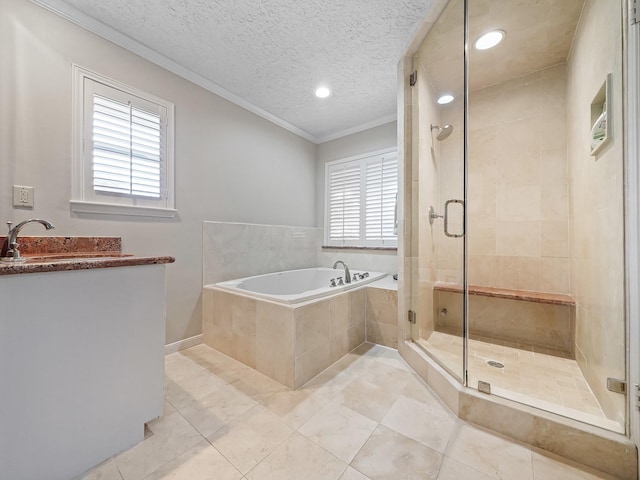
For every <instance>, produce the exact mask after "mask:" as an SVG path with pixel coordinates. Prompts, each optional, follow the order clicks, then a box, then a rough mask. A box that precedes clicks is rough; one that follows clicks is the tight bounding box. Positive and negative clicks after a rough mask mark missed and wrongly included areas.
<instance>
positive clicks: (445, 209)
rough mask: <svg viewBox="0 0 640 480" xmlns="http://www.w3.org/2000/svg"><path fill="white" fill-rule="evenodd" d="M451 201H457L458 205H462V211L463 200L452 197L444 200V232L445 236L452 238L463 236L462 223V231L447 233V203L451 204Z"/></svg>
mask: <svg viewBox="0 0 640 480" xmlns="http://www.w3.org/2000/svg"><path fill="white" fill-rule="evenodd" d="M452 203H459V204H460V205H462V211H463V212H464V201H463V200H456V199H452V200H447V201H446V202H444V234H445V235H446V236H447V237H452V238H460V237H464V223H463V224H462V233H449V205H451V204H452Z"/></svg>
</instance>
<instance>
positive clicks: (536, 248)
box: [496, 222, 540, 257]
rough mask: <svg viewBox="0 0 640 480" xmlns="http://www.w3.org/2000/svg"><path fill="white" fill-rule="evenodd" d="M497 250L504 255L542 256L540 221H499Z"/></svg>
mask: <svg viewBox="0 0 640 480" xmlns="http://www.w3.org/2000/svg"><path fill="white" fill-rule="evenodd" d="M496 230H497V233H496V251H497V254H498V255H503V256H523V257H539V256H540V222H497V225H496Z"/></svg>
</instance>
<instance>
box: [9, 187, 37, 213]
mask: <svg viewBox="0 0 640 480" xmlns="http://www.w3.org/2000/svg"><path fill="white" fill-rule="evenodd" d="M13 206H14V207H30V208H33V187H24V186H22V185H14V186H13Z"/></svg>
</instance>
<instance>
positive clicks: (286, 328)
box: [256, 302, 296, 388]
mask: <svg viewBox="0 0 640 480" xmlns="http://www.w3.org/2000/svg"><path fill="white" fill-rule="evenodd" d="M256 318H257V319H258V320H257V321H256V369H257V370H258V371H259V372H261V373H263V374H265V375H267V376H268V377H271V378H273V379H275V380H276V381H278V382H280V383H281V384H283V385H286V386H288V387H290V388H292V387H293V385H294V380H295V378H294V375H295V370H294V362H293V361H292V359H293V358H294V355H295V350H294V345H295V340H296V337H295V335H296V331H295V319H294V310H293V309H292V308H289V307H286V306H281V305H275V304H272V303H269V302H257V309H256Z"/></svg>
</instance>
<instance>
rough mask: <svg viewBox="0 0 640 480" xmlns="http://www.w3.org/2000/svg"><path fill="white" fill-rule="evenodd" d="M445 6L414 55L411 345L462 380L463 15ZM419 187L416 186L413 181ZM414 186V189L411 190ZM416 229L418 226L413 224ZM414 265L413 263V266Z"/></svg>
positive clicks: (457, 5)
mask: <svg viewBox="0 0 640 480" xmlns="http://www.w3.org/2000/svg"><path fill="white" fill-rule="evenodd" d="M464 9H465V1H463V0H453V1H451V2H449V3H448V4H447V6H446V7H445V8H444V10H443V11H442V13H441V14H440V17H439V19H438V21H437V23H436V25H435V26H434V28H433V29H432V30H431V32H430V33H429V35H428V37H427V38H426V40H425V42H424V43H423V45H422V47H421V48H420V50H419V51H418V52H417V54H416V55H415V56H414V59H413V65H414V70H415V72H416V83H415V85H414V86H413V87H412V91H411V94H412V111H413V118H412V122H413V123H412V128H413V130H414V132H417V135H416V134H415V133H414V135H413V139H414V144H413V148H412V151H413V159H412V164H413V168H412V170H413V171H412V175H413V178H414V179H417V180H418V182H417V185H418V187H417V191H414V192H413V204H412V212H413V225H414V228H413V247H414V252H415V253H414V254H413V256H414V257H417V258H418V260H417V262H414V266H413V271H412V283H413V291H412V297H411V298H412V310H413V311H414V312H416V325H415V327H414V329H413V334H412V338H413V341H415V342H416V343H418V344H419V345H420V346H421V347H423V348H424V350H425V351H426V352H427V353H428V354H429V355H431V356H432V357H433V358H435V359H436V360H437V361H438V362H439V363H440V364H441V365H442V366H443V367H444V368H445V369H446V370H447V371H448V372H449V373H450V374H452V375H453V376H455V377H456V378H457V379H458V380H460V381H461V382H463V380H464V377H465V374H464V372H465V360H464V358H465V357H464V355H463V352H464V343H465V335H464V329H465V326H464V325H465V323H464V316H465V302H464V298H465V294H464V284H465V281H464V280H465V278H464V276H465V268H464V266H465V236H464V195H465V188H464V185H465V181H464V176H465V175H464V172H465V168H464V141H465V140H464V138H465V137H464V109H465V88H464V87H465V84H464V78H465V75H464V45H465V43H464V24H465V22H464V18H465V11H464ZM413 185H416V182H414V183H413ZM414 188H415V187H414ZM416 224H417V225H418V228H417V229H416V228H415V225H416ZM416 263H417V264H416Z"/></svg>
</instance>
